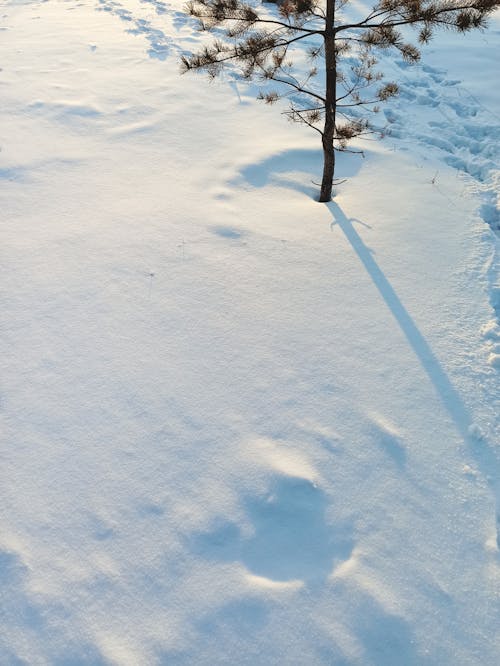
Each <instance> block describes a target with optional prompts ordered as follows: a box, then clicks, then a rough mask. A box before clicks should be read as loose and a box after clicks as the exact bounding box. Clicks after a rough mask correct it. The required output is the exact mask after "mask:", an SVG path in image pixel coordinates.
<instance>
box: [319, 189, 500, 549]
mask: <svg viewBox="0 0 500 666" xmlns="http://www.w3.org/2000/svg"><path fill="white" fill-rule="evenodd" d="M327 206H328V208H329V210H330V213H331V214H332V217H333V222H332V223H331V225H330V226H331V228H332V229H333V227H334V226H335V225H337V226H338V227H339V228H340V229H341V230H342V232H343V234H344V235H345V237H346V238H347V240H348V241H349V243H350V244H351V247H352V249H353V250H354V252H355V253H356V254H357V256H358V258H359V260H360V261H361V263H362V264H363V266H364V267H365V269H366V271H367V273H368V274H369V275H370V277H371V279H372V281H373V284H374V285H375V287H376V288H377V290H378V292H379V294H380V296H381V297H382V299H383V300H384V302H385V304H386V305H387V307H388V308H389V310H390V312H391V314H392V316H393V317H394V319H395V320H396V322H397V324H398V325H399V327H400V329H401V331H402V332H403V334H404V336H405V337H406V339H407V341H408V343H409V345H410V347H411V348H412V350H413V353H414V354H415V356H416V357H417V358H418V360H419V361H420V364H421V366H422V368H423V369H424V370H425V373H426V374H427V377H428V378H429V380H430V382H431V384H432V385H433V387H434V390H435V392H436V393H437V395H438V397H439V399H440V400H441V403H442V404H443V406H444V407H445V409H446V411H447V412H448V414H449V415H450V417H451V419H452V421H453V423H454V425H455V427H456V429H457V431H458V432H459V434H460V436H461V438H462V439H463V441H464V443H465V444H466V446H467V447H468V449H469V451H470V453H471V454H472V455H473V457H474V459H475V460H476V463H477V465H478V467H479V469H480V471H481V473H482V474H483V476H484V477H485V479H486V480H487V481H488V484H489V486H490V489H491V490H492V492H493V494H494V497H495V502H496V507H497V516H500V484H499V481H498V477H499V467H500V464H499V460H498V457H497V454H496V452H495V451H494V449H493V448H492V447H490V446H488V444H487V442H485V441H481V442H480V446H479V447H478V437H477V435H475V428H474V427H473V424H472V421H471V417H470V415H469V413H468V410H467V407H466V406H465V404H464V402H463V400H462V398H461V397H460V395H459V393H458V391H457V390H456V389H455V388H454V386H453V384H452V383H451V381H450V379H449V377H448V375H447V374H446V372H445V370H444V369H443V367H442V365H441V364H440V362H439V360H438V359H437V357H436V355H435V354H434V352H433V351H432V349H431V347H430V346H429V343H428V342H427V341H426V339H425V338H424V336H423V335H422V333H421V332H420V331H419V329H418V327H417V325H416V324H415V322H414V321H413V319H412V318H411V316H410V314H409V313H408V311H407V310H406V308H405V307H404V305H403V303H402V302H401V300H400V299H399V297H398V295H397V294H396V292H395V291H394V288H393V287H392V285H391V283H390V282H389V280H388V279H387V278H386V276H385V275H384V273H383V271H382V269H381V268H380V266H379V265H378V264H377V262H376V261H375V259H374V258H373V253H372V252H371V251H370V250H369V249H368V248H367V247H366V245H365V244H364V243H363V241H362V239H361V237H360V236H359V234H358V233H357V231H356V229H355V228H354V222H357V220H354V219H353V218H348V217H347V216H346V215H345V213H344V212H343V210H342V209H341V208H340V206H339V205H338V204H337V203H335V202H334V201H332V202H330V203H328V204H327ZM480 439H481V438H480ZM497 542H499V547H500V536H499V532H498V528H497Z"/></svg>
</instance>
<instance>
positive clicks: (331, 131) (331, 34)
mask: <svg viewBox="0 0 500 666" xmlns="http://www.w3.org/2000/svg"><path fill="white" fill-rule="evenodd" d="M334 20H335V0H327V3H326V22H325V33H324V40H325V70H326V81H325V88H326V90H325V98H326V101H325V126H324V128H323V180H322V181H321V193H320V197H319V200H320V202H322V203H324V202H328V201H331V198H332V187H333V176H334V174H335V149H334V147H333V140H334V137H335V113H336V110H337V59H336V56H335V31H334V25H333V24H334Z"/></svg>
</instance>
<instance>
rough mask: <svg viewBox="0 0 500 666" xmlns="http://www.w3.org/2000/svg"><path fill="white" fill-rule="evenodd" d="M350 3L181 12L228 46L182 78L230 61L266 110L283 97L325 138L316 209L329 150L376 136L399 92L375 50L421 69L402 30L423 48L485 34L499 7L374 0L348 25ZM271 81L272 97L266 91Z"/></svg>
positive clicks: (229, 0) (201, 4) (462, 0)
mask: <svg viewBox="0 0 500 666" xmlns="http://www.w3.org/2000/svg"><path fill="white" fill-rule="evenodd" d="M349 1H350V0H283V1H282V2H281V4H278V6H277V8H274V7H273V8H272V9H271V8H269V7H266V6H265V5H263V4H257V3H255V4H250V3H249V2H245V1H244V0H190V2H188V4H187V5H186V10H187V12H188V13H189V14H190V15H191V16H193V17H195V18H196V19H197V20H198V22H199V26H200V28H201V29H202V30H208V31H213V30H217V31H218V32H222V34H223V36H224V39H220V38H219V39H215V40H214V41H213V42H212V43H211V44H210V45H209V46H206V47H205V48H203V49H202V50H201V51H200V52H198V53H195V54H194V55H192V56H190V57H184V58H183V59H182V71H183V72H187V71H191V70H203V71H206V72H207V73H208V74H209V75H210V76H211V77H215V76H217V75H219V74H220V73H221V71H222V69H223V68H224V66H225V65H226V64H228V63H231V62H233V63H236V64H238V65H239V66H240V73H241V76H243V78H245V79H248V80H250V79H251V80H254V79H257V80H260V81H262V83H263V84H264V90H263V91H262V92H261V93H260V97H261V99H263V100H264V101H265V102H267V103H269V104H272V103H274V102H275V101H277V100H278V99H279V98H280V97H283V96H285V95H287V96H288V97H289V99H290V108H289V110H288V111H287V112H286V113H287V114H288V116H289V118H290V119H291V120H294V121H298V122H301V123H305V124H306V125H308V126H309V127H311V128H313V129H314V130H316V131H317V132H319V134H320V135H321V141H322V146H323V156H324V167H323V178H322V183H321V192H320V198H319V200H320V201H321V202H327V201H330V200H331V196H332V185H333V179H334V174H335V152H336V151H337V150H347V146H348V144H349V142H350V141H351V139H353V138H355V137H358V136H361V135H364V134H366V133H367V132H370V131H372V128H371V124H370V122H369V119H368V117H369V112H377V111H378V104H379V103H380V102H384V101H385V100H387V99H389V98H390V97H392V96H394V95H396V94H397V93H398V86H397V84H396V83H392V82H391V83H383V82H382V74H381V73H380V72H377V71H376V64H377V59H376V57H375V56H376V54H377V51H379V50H388V49H395V50H396V51H398V52H399V53H400V54H401V56H402V57H403V58H404V59H405V60H406V61H408V62H410V63H415V62H418V60H419V59H420V57H421V54H420V50H419V48H418V47H417V46H416V45H415V44H413V43H410V42H408V41H406V39H404V38H403V35H402V32H401V29H402V28H403V26H410V27H412V28H415V29H416V32H417V35H416V37H417V38H416V41H417V43H418V44H425V43H427V42H428V41H429V40H430V39H431V37H432V36H433V32H434V31H435V29H438V28H446V29H451V30H454V31H456V32H467V31H469V30H472V29H475V28H483V27H485V24H486V19H487V18H488V16H489V15H490V14H491V13H492V12H493V11H494V10H495V9H497V8H498V7H500V0H379V2H378V3H377V4H376V5H375V6H374V7H373V8H372V9H371V10H369V11H367V13H366V15H365V16H364V17H363V18H361V19H356V20H355V21H351V20H349V18H348V16H347V13H346V6H347V5H348V4H349ZM298 49H300V50H301V51H302V53H304V51H305V52H306V53H307V56H308V58H309V60H310V67H309V69H308V71H307V72H306V74H305V75H303V76H300V75H299V74H298V68H296V67H294V64H293V59H292V58H293V55H294V53H295V55H296V54H297V52H298ZM318 79H320V81H318ZM270 82H274V83H275V84H278V86H279V87H278V89H276V90H269V83H270ZM283 91H288V92H283Z"/></svg>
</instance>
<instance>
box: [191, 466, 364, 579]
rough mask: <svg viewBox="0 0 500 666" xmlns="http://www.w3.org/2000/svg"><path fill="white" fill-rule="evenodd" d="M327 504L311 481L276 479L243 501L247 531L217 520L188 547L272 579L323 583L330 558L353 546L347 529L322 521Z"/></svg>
mask: <svg viewBox="0 0 500 666" xmlns="http://www.w3.org/2000/svg"><path fill="white" fill-rule="evenodd" d="M327 506H328V502H327V497H326V496H325V494H324V493H323V491H322V490H321V489H319V488H318V487H317V486H315V485H314V484H313V483H311V482H310V481H308V480H306V479H300V478H293V477H279V478H277V479H275V481H274V483H273V485H272V487H271V489H270V492H269V493H268V494H267V495H265V496H258V497H255V496H251V497H247V498H246V499H245V500H244V508H245V510H246V514H247V516H248V517H249V520H250V522H251V524H252V527H253V532H252V534H251V535H249V536H246V535H244V534H242V533H241V531H240V528H239V527H238V525H236V524H235V523H232V522H229V521H220V522H219V524H218V525H216V526H215V527H214V528H213V529H212V530H211V531H209V532H206V533H201V534H197V535H195V536H194V537H193V539H192V542H191V548H192V550H193V551H194V552H195V553H196V554H198V555H201V556H202V557H205V558H208V559H216V560H222V561H225V562H230V561H239V562H242V563H243V564H244V565H245V567H246V568H247V569H248V570H249V571H251V572H252V573H253V574H255V575H257V576H261V577H264V578H268V579H271V580H273V581H292V580H303V581H308V582H313V581H324V580H325V579H326V578H327V577H328V575H329V574H330V572H331V571H332V568H333V564H334V562H335V561H343V560H345V559H347V558H348V557H349V556H350V554H351V551H352V547H353V544H352V539H351V535H350V528H348V527H347V526H344V525H331V524H330V523H329V522H328V521H327V520H326V516H325V512H326V508H327Z"/></svg>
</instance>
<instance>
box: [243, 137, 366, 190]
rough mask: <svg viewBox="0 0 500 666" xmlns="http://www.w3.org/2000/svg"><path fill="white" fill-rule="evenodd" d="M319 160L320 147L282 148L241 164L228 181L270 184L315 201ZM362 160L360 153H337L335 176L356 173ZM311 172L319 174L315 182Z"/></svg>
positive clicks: (255, 184)
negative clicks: (317, 148)
mask: <svg viewBox="0 0 500 666" xmlns="http://www.w3.org/2000/svg"><path fill="white" fill-rule="evenodd" d="M322 159H323V158H322V153H321V150H309V149H304V148H298V149H291V150H285V151H283V152H281V153H278V154H277V155H272V156H270V157H266V158H265V159H263V160H261V161H260V162H256V163H254V164H248V165H247V166H244V167H243V168H242V169H240V172H239V174H238V176H237V178H236V179H234V180H233V181H232V182H231V184H232V185H239V184H240V183H241V181H244V182H246V183H247V184H249V185H251V186H252V187H256V188H261V187H265V186H266V185H269V184H273V185H277V186H279V187H286V188H289V189H292V190H296V191H298V192H302V193H303V194H305V195H307V196H308V197H310V198H312V199H315V200H317V199H318V196H319V180H320V179H321V173H322V169H323V161H322ZM361 160H362V157H361V156H360V155H356V154H352V153H339V154H338V156H337V174H338V178H339V179H342V178H351V177H352V176H354V175H356V173H357V172H358V171H359V169H360V168H361ZM311 174H318V176H317V181H318V182H316V183H315V182H314V181H313V180H311ZM307 183H309V184H307Z"/></svg>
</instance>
